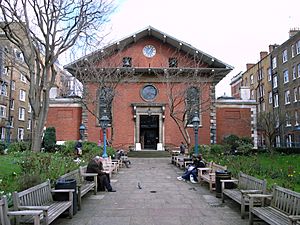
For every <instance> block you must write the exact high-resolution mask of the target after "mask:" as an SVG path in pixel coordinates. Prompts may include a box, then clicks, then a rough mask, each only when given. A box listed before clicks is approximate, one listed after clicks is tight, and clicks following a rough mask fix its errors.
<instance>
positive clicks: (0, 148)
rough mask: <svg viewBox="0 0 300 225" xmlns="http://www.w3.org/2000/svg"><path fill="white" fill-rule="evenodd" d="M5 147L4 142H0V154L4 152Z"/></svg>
mask: <svg viewBox="0 0 300 225" xmlns="http://www.w3.org/2000/svg"><path fill="white" fill-rule="evenodd" d="M5 149H6V144H5V143H4V142H0V155H1V154H4V151H5Z"/></svg>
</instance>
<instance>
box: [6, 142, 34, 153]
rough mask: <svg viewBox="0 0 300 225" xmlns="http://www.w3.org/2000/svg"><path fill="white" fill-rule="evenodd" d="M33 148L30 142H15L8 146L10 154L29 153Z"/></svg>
mask: <svg viewBox="0 0 300 225" xmlns="http://www.w3.org/2000/svg"><path fill="white" fill-rule="evenodd" d="M30 148H31V143H30V142H23V141H20V142H13V143H10V145H9V146H8V152H9V153H11V152H24V151H29V150H30Z"/></svg>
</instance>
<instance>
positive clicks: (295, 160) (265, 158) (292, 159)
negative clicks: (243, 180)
mask: <svg viewBox="0 0 300 225" xmlns="http://www.w3.org/2000/svg"><path fill="white" fill-rule="evenodd" d="M206 159H209V161H211V160H212V161H214V162H216V163H220V164H221V165H226V166H227V168H228V170H230V171H231V172H232V174H233V175H234V176H237V174H238V172H239V171H242V172H244V173H246V174H249V175H252V176H255V177H258V178H260V179H266V180H267V182H268V189H271V186H272V185H273V184H277V185H279V186H282V187H286V188H288V189H292V190H294V191H297V192H300V155H297V154H294V155H283V154H274V155H270V154H259V155H252V156H223V155H219V156H216V155H214V156H207V157H206Z"/></svg>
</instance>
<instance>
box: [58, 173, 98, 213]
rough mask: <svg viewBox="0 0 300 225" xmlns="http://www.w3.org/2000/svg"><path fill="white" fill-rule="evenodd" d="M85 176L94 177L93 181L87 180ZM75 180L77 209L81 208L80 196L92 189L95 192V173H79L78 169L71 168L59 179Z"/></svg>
mask: <svg viewBox="0 0 300 225" xmlns="http://www.w3.org/2000/svg"><path fill="white" fill-rule="evenodd" d="M85 177H94V180H93V181H87V180H85V179H84V178H85ZM70 179H74V180H76V186H77V187H76V192H77V204H78V210H81V199H82V197H83V196H84V195H85V194H86V193H88V192H89V191H91V190H93V191H94V194H95V195H96V194H97V173H81V172H80V169H76V170H73V171H71V172H69V173H66V174H64V175H63V176H61V177H60V178H59V180H70Z"/></svg>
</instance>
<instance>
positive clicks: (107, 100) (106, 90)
mask: <svg viewBox="0 0 300 225" xmlns="http://www.w3.org/2000/svg"><path fill="white" fill-rule="evenodd" d="M112 101H113V89H112V88H110V87H103V88H101V89H100V90H99V119H100V118H101V117H102V116H105V115H106V116H108V118H109V119H110V121H111V119H112V114H111V109H112ZM110 123H111V122H110Z"/></svg>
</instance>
